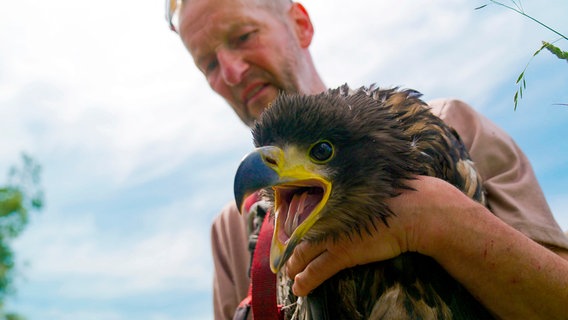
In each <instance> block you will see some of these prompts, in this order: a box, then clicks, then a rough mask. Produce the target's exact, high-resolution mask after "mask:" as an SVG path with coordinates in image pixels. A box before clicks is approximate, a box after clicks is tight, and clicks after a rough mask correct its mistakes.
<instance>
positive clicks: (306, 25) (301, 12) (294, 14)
mask: <svg viewBox="0 0 568 320" xmlns="http://www.w3.org/2000/svg"><path fill="white" fill-rule="evenodd" d="M289 14H290V18H291V20H292V23H293V24H294V30H295V31H296V36H297V37H298V40H299V41H300V46H301V47H302V48H307V47H309V46H310V44H311V43H312V38H313V36H314V26H313V25H312V20H311V19H310V16H309V15H308V11H307V10H306V8H304V6H303V5H302V4H300V3H297V2H293V3H292V8H291V9H290V13H289Z"/></svg>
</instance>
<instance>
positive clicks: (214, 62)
mask: <svg viewBox="0 0 568 320" xmlns="http://www.w3.org/2000/svg"><path fill="white" fill-rule="evenodd" d="M218 65H219V62H218V61H217V59H213V60H211V61H209V62H208V63H207V65H205V72H206V73H208V72H211V71H213V70H215V68H217V66H218Z"/></svg>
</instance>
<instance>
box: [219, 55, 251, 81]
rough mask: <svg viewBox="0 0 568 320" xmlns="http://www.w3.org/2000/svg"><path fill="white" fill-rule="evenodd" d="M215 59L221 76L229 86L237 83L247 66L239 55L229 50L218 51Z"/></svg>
mask: <svg viewBox="0 0 568 320" xmlns="http://www.w3.org/2000/svg"><path fill="white" fill-rule="evenodd" d="M217 60H218V61H219V66H220V68H221V76H222V77H223V80H224V81H225V83H226V84H228V85H230V86H234V85H237V84H239V83H240V82H241V81H242V79H243V75H244V73H245V71H246V70H247V69H248V67H249V65H248V64H247V63H246V62H245V61H244V60H243V58H242V56H241V55H239V54H238V53H235V52H231V51H230V50H221V51H218V52H217Z"/></svg>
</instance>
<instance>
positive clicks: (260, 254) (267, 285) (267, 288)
mask: <svg viewBox="0 0 568 320" xmlns="http://www.w3.org/2000/svg"><path fill="white" fill-rule="evenodd" d="M273 232H274V224H273V221H272V219H271V218H270V214H269V213H266V216H265V217H264V221H263V223H262V227H261V228H260V234H259V235H258V242H257V243H256V249H255V250H254V257H253V260H252V275H251V278H252V284H251V285H252V314H253V317H254V319H255V320H279V319H280V316H281V315H280V308H279V307H277V306H276V275H275V274H274V273H272V271H271V270H270V244H271V241H272V233H273Z"/></svg>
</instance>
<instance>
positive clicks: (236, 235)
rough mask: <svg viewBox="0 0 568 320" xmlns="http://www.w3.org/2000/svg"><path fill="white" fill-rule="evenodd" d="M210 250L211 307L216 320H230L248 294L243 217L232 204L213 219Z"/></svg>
mask: <svg viewBox="0 0 568 320" xmlns="http://www.w3.org/2000/svg"><path fill="white" fill-rule="evenodd" d="M211 248H212V251H213V262H214V267H215V269H214V271H215V273H214V278H213V307H214V314H215V319H216V320H221V319H232V318H233V314H234V312H235V309H236V308H237V306H238V304H239V303H240V302H241V301H242V299H244V298H245V297H246V295H247V292H248V287H249V278H248V274H247V270H248V266H249V262H250V253H249V251H248V235H247V229H246V218H245V217H243V216H241V215H240V214H239V212H238V211H237V207H236V206H235V204H234V202H233V203H230V204H228V205H227V206H226V207H225V208H224V209H223V211H222V212H221V213H220V214H219V215H218V216H217V217H216V218H215V221H214V222H213V225H212V227H211Z"/></svg>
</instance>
